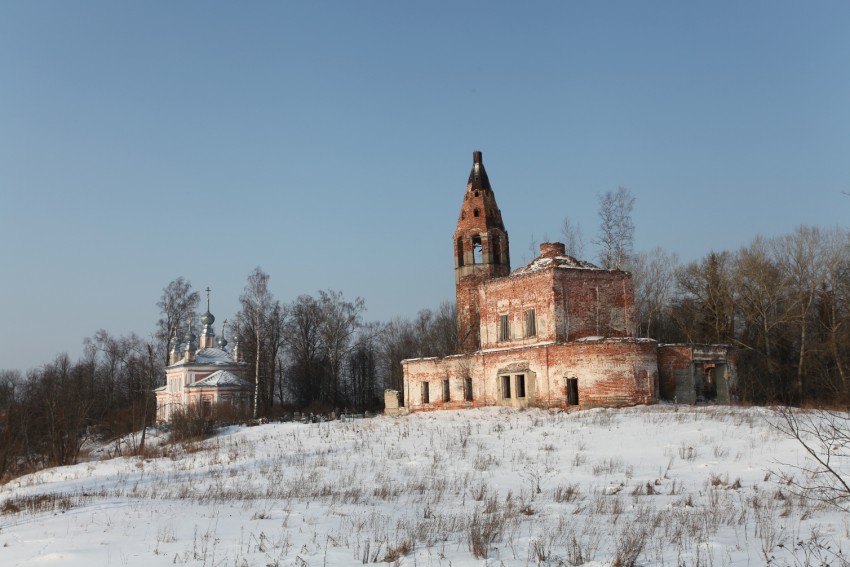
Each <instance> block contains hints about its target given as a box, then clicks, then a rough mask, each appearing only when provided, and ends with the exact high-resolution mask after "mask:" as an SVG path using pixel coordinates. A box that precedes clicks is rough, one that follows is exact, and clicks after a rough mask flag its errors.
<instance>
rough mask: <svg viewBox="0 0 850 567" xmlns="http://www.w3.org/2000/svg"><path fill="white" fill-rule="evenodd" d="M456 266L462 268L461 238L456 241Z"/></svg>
mask: <svg viewBox="0 0 850 567" xmlns="http://www.w3.org/2000/svg"><path fill="white" fill-rule="evenodd" d="M457 265H458V266H463V238H458V239H457Z"/></svg>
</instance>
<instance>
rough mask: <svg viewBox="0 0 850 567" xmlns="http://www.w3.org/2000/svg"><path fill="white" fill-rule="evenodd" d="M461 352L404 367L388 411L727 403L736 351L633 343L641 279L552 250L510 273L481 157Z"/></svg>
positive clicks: (466, 242)
mask: <svg viewBox="0 0 850 567" xmlns="http://www.w3.org/2000/svg"><path fill="white" fill-rule="evenodd" d="M454 262H455V281H456V293H457V317H458V332H459V344H460V347H459V353H458V354H457V355H454V356H449V357H445V358H425V359H412V360H405V361H403V362H402V365H403V369H404V391H403V392H392V391H388V392H387V396H386V397H387V411H388V413H395V412H399V411H417V410H429V409H441V408H466V407H479V406H496V405H500V406H514V407H528V406H538V407H564V408H570V407H572V408H590V407H600V406H605V407H616V406H625V405H634V404H648V403H654V402H655V401H657V400H658V399H659V398H661V397H663V398H668V399H678V400H679V401H680V402H683V403H693V402H694V401H696V400H697V399H698V398H700V399H713V400H716V401H718V402H728V401H729V400H730V396H731V392H732V391H733V389H734V380H735V361H734V351H733V349H732V348H731V347H729V346H727V345H659V344H658V343H657V342H656V341H654V340H652V339H639V338H636V337H634V336H633V334H634V333H633V329H634V286H633V284H632V277H631V274H630V273H628V272H624V271H621V270H606V269H602V268H599V267H597V266H594V265H593V264H591V263H589V262H584V261H580V260H577V259H576V258H573V257H571V256H568V255H567V254H566V253H565V249H564V245H563V244H561V243H557V242H556V243H544V244H541V246H540V256H539V257H538V258H536V259H534V260H533V261H532V262H531V263H530V264H528V265H527V266H524V267H522V268H519V269H517V270H514V271H513V272H512V271H511V268H510V246H509V242H508V232H507V231H506V230H505V226H504V223H503V222H502V214H501V211H500V210H499V207H498V205H497V204H496V197H495V195H494V194H493V189H492V187H491V186H490V180H489V178H488V177H487V172H486V171H485V169H484V163H483V161H482V156H481V152H474V154H473V163H472V171H471V172H470V174H469V181H468V182H467V186H466V193H465V194H464V198H463V204H462V205H461V211H460V218H459V219H458V224H457V230H456V231H455V235H454Z"/></svg>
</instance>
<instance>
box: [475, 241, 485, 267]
mask: <svg viewBox="0 0 850 567" xmlns="http://www.w3.org/2000/svg"><path fill="white" fill-rule="evenodd" d="M472 263H473V264H482V263H484V251H483V249H482V248H481V237H480V236H473V237H472Z"/></svg>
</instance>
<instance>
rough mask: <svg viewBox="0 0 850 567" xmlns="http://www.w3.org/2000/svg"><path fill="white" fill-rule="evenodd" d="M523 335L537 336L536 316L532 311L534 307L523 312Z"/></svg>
mask: <svg viewBox="0 0 850 567" xmlns="http://www.w3.org/2000/svg"><path fill="white" fill-rule="evenodd" d="M525 336H526V337H536V336H537V317H536V314H535V312H534V309H529V310H528V311H526V312H525Z"/></svg>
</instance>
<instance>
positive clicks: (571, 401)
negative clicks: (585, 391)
mask: <svg viewBox="0 0 850 567" xmlns="http://www.w3.org/2000/svg"><path fill="white" fill-rule="evenodd" d="M567 405H568V406H577V405H578V378H567Z"/></svg>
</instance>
